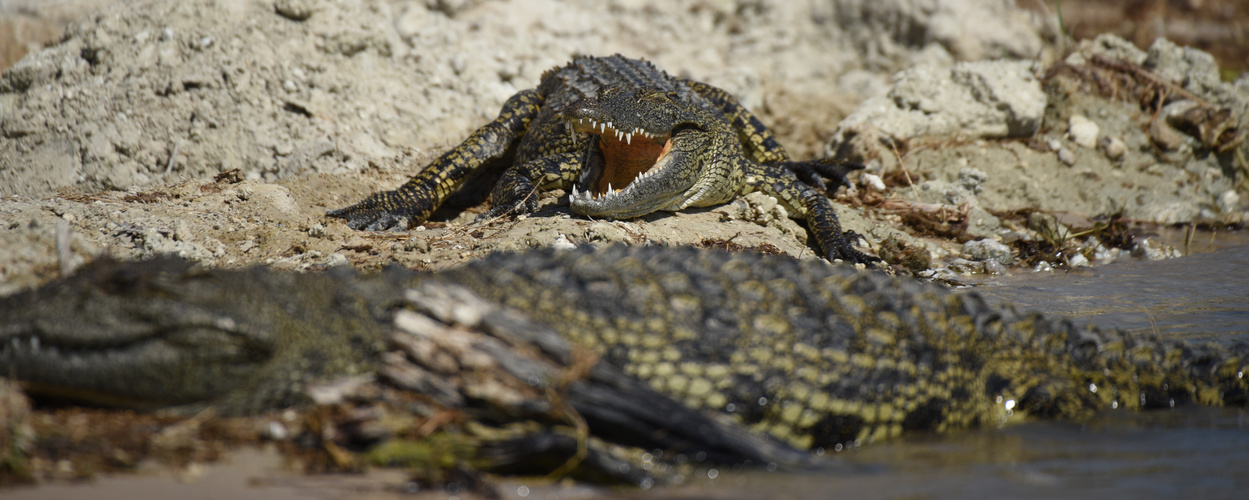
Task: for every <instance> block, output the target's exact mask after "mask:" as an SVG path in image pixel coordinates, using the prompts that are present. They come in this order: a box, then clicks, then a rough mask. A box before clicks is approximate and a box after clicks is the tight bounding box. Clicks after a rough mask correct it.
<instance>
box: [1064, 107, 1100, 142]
mask: <svg viewBox="0 0 1249 500" xmlns="http://www.w3.org/2000/svg"><path fill="white" fill-rule="evenodd" d="M1067 123H1068V125H1067V135H1068V136H1069V137H1071V140H1072V142H1075V143H1076V144H1079V145H1080V146H1081V147H1085V148H1091V147H1093V146H1096V145H1097V134H1098V133H1099V132H1100V131H1101V130H1100V129H1099V128H1098V126H1097V124H1096V123H1093V121H1092V120H1089V119H1088V118H1085V117H1084V116H1083V115H1071V118H1070V119H1069V120H1068V121H1067Z"/></svg>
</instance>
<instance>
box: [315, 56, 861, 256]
mask: <svg viewBox="0 0 1249 500" xmlns="http://www.w3.org/2000/svg"><path fill="white" fill-rule="evenodd" d="M499 162H505V163H508V164H507V165H505V166H504V168H505V170H503V172H502V174H501V177H500V178H499V180H498V182H497V183H496V184H495V185H494V188H493V192H492V194H491V196H492V201H493V208H492V209H491V210H490V212H489V213H488V214H486V215H484V216H483V218H493V217H497V216H500V215H507V214H521V213H530V212H532V211H534V210H535V209H536V206H537V202H536V199H537V197H536V196H535V194H536V192H538V191H545V190H552V189H563V190H565V191H567V192H569V197H568V200H569V207H570V209H571V210H572V211H573V212H574V213H577V214H580V215H586V216H593V217H600V218H615V219H628V218H634V217H639V216H642V215H646V214H649V213H652V212H655V211H678V210H682V209H684V208H687V207H706V206H714V205H719V204H723V203H725V202H728V201H730V200H732V199H733V198H735V197H737V196H740V195H743V194H746V193H749V192H753V191H762V192H764V193H767V194H769V195H771V196H773V197H775V198H776V199H777V201H779V202H781V203H782V204H783V205H784V206H785V208H786V210H788V213H789V214H790V216H791V217H794V218H795V219H800V220H803V221H805V222H806V225H807V228H808V230H809V231H810V233H811V234H812V236H813V237H814V240H815V242H816V244H817V245H818V247H819V248H820V250H821V251H822V252H823V255H824V256H825V257H826V258H828V259H830V260H832V259H843V260H846V261H849V262H862V263H870V262H875V261H878V260H879V259H878V258H876V257H874V256H871V255H868V254H866V253H863V252H862V251H860V250H858V249H856V248H854V246H853V241H854V240H855V239H857V235H855V234H854V233H852V232H845V231H843V230H842V228H841V223H840V221H839V220H838V218H837V214H836V212H834V210H833V205H832V202H831V201H830V200H829V199H828V197H827V196H825V195H824V194H823V193H821V192H820V191H818V190H817V189H816V188H820V189H825V190H827V189H833V190H835V189H837V188H838V187H840V186H841V185H843V184H845V183H846V175H847V174H848V173H849V172H851V171H853V170H856V169H860V168H862V166H861V165H857V164H852V163H841V162H837V161H834V160H832V159H819V160H813V161H793V160H791V159H790V158H789V155H788V153H786V152H785V149H784V148H783V147H781V145H780V144H778V143H777V142H776V139H775V138H774V137H773V135H772V133H771V132H770V131H769V130H768V129H767V127H765V126H764V125H763V124H762V123H761V122H760V121H759V120H758V118H756V117H755V116H754V115H753V114H751V113H750V111H748V110H747V109H746V108H745V107H743V106H742V105H741V104H740V103H738V102H737V100H736V99H734V98H733V96H732V95H729V94H728V93H727V92H725V91H723V90H721V89H719V88H716V87H713V86H711V85H707V84H705V83H700V82H695V81H690V80H686V79H682V78H676V77H673V76H670V75H668V74H667V73H666V72H663V71H660V70H658V69H657V68H655V66H654V65H652V64H651V63H649V62H646V61H642V60H637V59H629V58H625V57H623V56H620V55H614V56H610V57H589V56H585V57H578V58H576V59H574V60H573V61H572V62H570V63H568V64H567V65H566V66H563V67H561V68H555V69H552V70H550V71H547V72H546V73H545V74H544V75H543V76H542V80H541V82H540V83H539V84H538V87H537V88H535V89H529V90H525V91H522V92H519V93H517V94H516V95H514V96H512V97H511V98H510V99H508V100H507V102H505V103H504V104H503V109H502V110H501V111H500V112H499V116H498V117H497V118H495V119H494V121H492V122H490V123H488V124H486V125H485V126H483V127H481V128H480V129H478V130H477V131H475V132H473V134H472V135H470V136H469V137H468V138H467V139H465V141H464V142H463V143H462V144H460V145H459V146H456V147H455V148H454V149H451V150H450V151H448V152H446V153H445V154H443V155H442V156H441V157H439V158H438V159H437V160H434V162H433V163H431V164H430V165H428V166H427V167H425V169H423V170H421V171H420V172H419V173H417V174H416V175H415V176H414V177H413V178H412V179H411V180H409V181H408V182H407V183H405V184H404V185H402V186H400V187H399V188H398V189H396V190H394V191H385V192H379V193H375V194H373V195H371V196H369V197H367V198H365V199H364V200H363V201H360V202H359V203H356V204H355V205H351V206H349V207H345V208H341V209H337V210H330V211H328V212H327V215H329V216H332V217H338V218H342V219H346V221H347V224H348V225H349V226H350V227H352V228H353V229H364V230H369V231H379V230H384V229H389V228H391V227H394V226H396V225H397V224H399V223H400V222H401V221H402V222H405V223H406V224H408V225H414V224H417V223H420V222H421V221H424V220H425V219H427V218H428V217H429V216H430V215H432V214H433V213H434V211H435V210H436V209H438V207H439V206H441V205H442V204H443V202H444V201H446V200H447V198H448V197H450V196H451V195H452V194H455V193H457V192H458V191H459V190H461V189H462V188H464V187H465V186H466V184H467V183H468V182H469V181H470V180H472V179H473V178H475V177H478V176H483V177H485V176H487V175H489V174H488V173H489V172H493V171H495V169H496V168H497V165H498V163H499ZM825 179H828V180H830V181H832V182H831V183H827V184H826V183H825Z"/></svg>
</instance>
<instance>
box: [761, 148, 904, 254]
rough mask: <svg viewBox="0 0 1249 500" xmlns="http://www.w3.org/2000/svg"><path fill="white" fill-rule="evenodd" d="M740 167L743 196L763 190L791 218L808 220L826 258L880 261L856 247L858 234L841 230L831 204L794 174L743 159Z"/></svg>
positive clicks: (808, 225)
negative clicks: (779, 203) (781, 206)
mask: <svg viewBox="0 0 1249 500" xmlns="http://www.w3.org/2000/svg"><path fill="white" fill-rule="evenodd" d="M740 164H741V168H742V170H743V171H745V172H746V185H745V187H744V188H743V189H742V194H745V193H749V192H751V191H761V192H763V193H765V194H767V195H769V196H772V197H775V198H776V199H777V201H779V202H781V203H782V204H783V205H784V206H785V209H786V210H789V215H790V217H793V218H795V219H799V218H800V219H803V220H805V221H806V222H807V230H808V231H810V232H811V235H812V236H814V237H815V242H816V244H817V245H818V246H819V248H820V250H821V251H822V252H823V254H824V257H825V258H827V259H828V260H833V259H842V260H845V261H847V262H854V263H858V262H861V263H864V264H867V263H871V262H876V261H879V260H880V258H879V257H874V256H871V255H868V254H866V253H863V252H862V251H859V250H858V249H856V248H854V239H855V234H854V233H853V232H845V231H843V230H842V229H841V221H840V219H838V218H837V212H836V211H834V210H833V203H832V201H830V200H829V199H828V197H827V196H824V195H823V194H821V193H820V192H818V191H816V190H815V189H813V188H812V187H811V186H808V185H807V184H804V183H803V182H801V181H799V180H798V177H797V176H796V175H794V173H793V172H791V171H789V170H782V169H779V168H776V167H775V166H770V165H760V164H757V163H751V162H750V161H747V160H741V161H740Z"/></svg>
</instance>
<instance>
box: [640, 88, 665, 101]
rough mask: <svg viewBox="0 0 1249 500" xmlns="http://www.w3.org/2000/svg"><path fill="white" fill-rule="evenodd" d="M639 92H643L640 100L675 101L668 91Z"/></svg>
mask: <svg viewBox="0 0 1249 500" xmlns="http://www.w3.org/2000/svg"><path fill="white" fill-rule="evenodd" d="M639 94H641V96H640V98H639V99H638V102H653V103H658V104H670V103H672V102H673V101H672V97H671V96H669V94H668V93H667V92H662V91H658V90H644V91H641V92H639Z"/></svg>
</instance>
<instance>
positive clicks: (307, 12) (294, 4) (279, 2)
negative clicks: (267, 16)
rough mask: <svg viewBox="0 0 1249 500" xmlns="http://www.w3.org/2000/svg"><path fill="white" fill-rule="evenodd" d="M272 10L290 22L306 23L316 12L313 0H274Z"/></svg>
mask: <svg viewBox="0 0 1249 500" xmlns="http://www.w3.org/2000/svg"><path fill="white" fill-rule="evenodd" d="M273 10H275V11H277V13H278V14H281V15H282V17H285V18H287V19H290V20H292V21H307V20H308V18H309V17H312V13H313V12H314V11H315V10H316V5H314V2H313V0H276V1H275V2H273Z"/></svg>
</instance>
